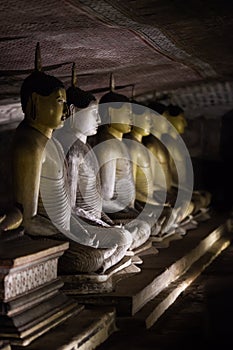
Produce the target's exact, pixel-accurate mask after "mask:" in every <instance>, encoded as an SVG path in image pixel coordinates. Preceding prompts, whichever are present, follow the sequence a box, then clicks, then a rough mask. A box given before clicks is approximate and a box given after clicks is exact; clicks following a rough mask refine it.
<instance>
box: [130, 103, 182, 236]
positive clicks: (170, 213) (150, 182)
mask: <svg viewBox="0 0 233 350" xmlns="http://www.w3.org/2000/svg"><path fill="white" fill-rule="evenodd" d="M131 104H132V112H133V118H134V124H133V127H132V130H131V132H130V133H128V134H126V135H125V139H126V141H127V140H130V141H131V142H127V146H128V149H129V153H130V156H131V160H132V167H133V174H134V182H135V187H136V201H137V202H139V205H142V207H144V206H145V205H146V207H147V210H148V209H150V210H151V211H152V212H153V213H154V214H155V217H156V218H157V219H158V222H162V223H163V224H162V226H161V232H160V235H164V234H169V233H171V231H173V232H175V230H174V228H175V227H174V225H173V223H174V220H175V213H174V209H172V208H171V206H170V203H168V202H166V191H165V190H164V191H160V192H159V195H157V190H158V187H156V186H155V179H156V180H157V184H159V186H160V188H161V189H162V187H163V188H164V189H165V178H164V175H163V174H162V172H160V178H159V180H160V181H159V182H158V179H157V178H156V176H155V174H154V173H153V167H152V164H151V158H150V152H149V151H148V149H147V148H146V147H145V146H144V145H143V143H142V139H143V137H146V136H147V135H149V134H150V129H151V122H152V120H151V119H152V116H151V111H150V109H149V108H147V107H145V106H143V105H140V104H138V103H137V101H134V100H132V101H131ZM157 168H158V167H157ZM158 170H159V169H158ZM168 222H169V224H168Z"/></svg>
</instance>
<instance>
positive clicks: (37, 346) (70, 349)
mask: <svg viewBox="0 0 233 350" xmlns="http://www.w3.org/2000/svg"><path fill="white" fill-rule="evenodd" d="M115 330H116V326H115V311H114V309H112V308H105V310H103V309H102V310H98V309H93V310H83V311H81V313H79V314H78V315H76V316H72V317H71V318H69V319H68V320H66V321H65V322H63V323H62V324H61V325H59V326H57V327H56V328H54V329H53V330H51V331H50V332H48V333H47V334H45V335H43V336H41V337H40V338H38V339H37V340H35V341H34V342H32V343H31V344H30V345H29V346H27V348H26V349H27V350H42V349H46V350H77V349H79V350H92V349H95V348H96V347H97V346H98V345H100V344H101V343H103V342H104V341H105V340H106V339H107V338H108V337H109V336H110V335H111V334H112V333H113V332H114V331H115ZM12 350H22V348H21V347H18V346H12Z"/></svg>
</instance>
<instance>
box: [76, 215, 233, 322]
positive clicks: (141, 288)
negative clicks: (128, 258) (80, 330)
mask: <svg viewBox="0 0 233 350" xmlns="http://www.w3.org/2000/svg"><path fill="white" fill-rule="evenodd" d="M228 221H229V220H228V214H226V213H221V214H215V215H212V216H211V219H210V220H208V221H207V222H203V223H200V224H199V225H198V227H197V229H194V230H191V231H189V232H187V234H186V235H185V236H184V237H183V238H182V239H179V240H174V241H172V240H171V241H170V242H169V246H168V247H167V248H166V249H161V250H160V251H159V254H150V255H144V256H143V257H142V259H143V264H142V265H140V269H141V272H140V273H138V274H135V275H133V276H130V277H129V278H127V279H124V280H122V281H120V282H119V283H118V284H117V285H116V288H115V290H114V291H113V292H111V293H105V294H100V295H85V296H82V295H76V296H75V298H76V300H78V302H79V303H82V304H85V305H99V306H103V305H112V306H114V307H116V312H117V316H118V317H129V316H133V315H135V314H136V313H137V312H138V311H139V310H140V309H142V308H143V307H144V306H145V305H146V304H147V303H148V302H150V300H152V299H154V298H155V297H156V296H157V295H158V294H159V293H161V292H162V291H163V290H165V289H166V288H167V286H168V285H170V284H171V283H173V282H174V281H176V280H177V279H178V278H179V277H180V276H181V275H183V274H184V273H185V272H186V271H187V270H188V269H189V268H190V267H191V266H192V265H193V264H194V263H195V262H196V261H198V260H199V259H200V258H201V257H202V256H203V255H205V254H206V253H207V252H208V251H209V250H210V249H211V247H212V246H213V244H214V243H215V242H217V241H218V240H219V239H220V238H221V237H222V236H224V235H225V234H226V232H228V227H227V222H228Z"/></svg>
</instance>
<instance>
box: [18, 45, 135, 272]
mask: <svg viewBox="0 0 233 350" xmlns="http://www.w3.org/2000/svg"><path fill="white" fill-rule="evenodd" d="M39 61H40V60H39V59H38V50H37V52H36V62H39ZM21 103H22V109H23V112H24V114H25V118H24V120H23V121H22V122H21V123H20V125H19V126H18V128H17V130H16V133H15V138H14V156H13V169H14V192H15V202H16V203H17V207H18V208H20V211H21V213H22V216H23V223H22V224H23V226H24V228H25V232H26V233H27V234H28V235H30V236H46V237H49V238H53V239H61V240H67V239H69V240H70V242H71V244H73V242H75V246H74V247H73V250H72V251H71V252H70V251H69V250H68V251H67V252H66V253H65V255H64V259H66V257H67V256H69V254H71V255H72V256H74V257H75V259H73V262H72V263H71V264H70V265H69V270H68V271H67V272H70V271H75V272H77V271H81V272H94V271H98V270H101V271H105V270H106V269H107V268H108V267H109V266H112V260H111V255H112V254H113V252H115V251H116V250H117V249H118V248H119V245H118V244H117V243H118V242H119V241H120V243H121V245H122V248H123V247H124V249H125V250H127V249H128V247H129V246H130V244H131V240H130V239H131V236H130V234H128V237H129V238H128V240H130V243H128V240H127V238H126V237H127V233H126V234H125V233H124V234H122V233H121V234H120V233H119V232H118V233H117V234H113V237H112V240H111V241H110V240H108V241H107V240H106V238H105V237H104V236H103V235H99V234H98V233H95V232H96V230H95V229H93V230H87V229H86V228H84V227H83V226H82V224H81V223H80V221H79V218H78V217H77V216H76V215H74V214H73V213H72V211H71V202H70V196H69V190H68V187H67V173H66V167H65V163H64V159H65V158H64V153H63V149H62V147H61V145H60V143H59V142H58V141H57V140H56V139H55V138H52V133H53V130H54V129H58V128H60V127H62V126H63V124H64V121H65V119H66V117H67V115H68V109H67V104H66V90H65V88H64V85H63V83H62V82H61V81H60V80H58V79H57V78H55V77H53V76H50V75H47V74H45V73H43V72H42V71H41V67H40V66H39V65H38V64H36V69H35V71H34V72H33V73H32V74H31V75H29V76H28V77H27V78H26V79H25V80H24V82H23V84H22V87H21ZM12 224H14V223H12ZM97 247H98V249H97ZM74 253H75V254H74ZM119 258H120V257H119ZM121 258H122V257H121ZM114 263H116V261H114Z"/></svg>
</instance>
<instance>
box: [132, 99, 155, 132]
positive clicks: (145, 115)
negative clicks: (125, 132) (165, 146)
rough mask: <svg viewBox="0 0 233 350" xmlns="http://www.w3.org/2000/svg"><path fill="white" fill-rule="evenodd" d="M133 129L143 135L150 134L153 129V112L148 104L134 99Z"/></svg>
mask: <svg viewBox="0 0 233 350" xmlns="http://www.w3.org/2000/svg"><path fill="white" fill-rule="evenodd" d="M131 104H132V114H133V121H134V123H133V125H134V126H133V131H134V132H136V133H137V134H139V135H141V136H142V137H143V136H148V135H149V134H150V130H151V112H150V109H149V108H147V107H146V106H143V105H141V104H139V103H138V102H137V101H135V100H132V101H131Z"/></svg>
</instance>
